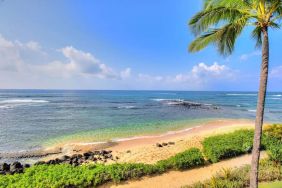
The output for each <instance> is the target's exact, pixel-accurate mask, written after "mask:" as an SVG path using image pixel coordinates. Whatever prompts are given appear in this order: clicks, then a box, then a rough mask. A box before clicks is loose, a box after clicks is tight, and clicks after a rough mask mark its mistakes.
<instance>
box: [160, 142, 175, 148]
mask: <svg viewBox="0 0 282 188" xmlns="http://www.w3.org/2000/svg"><path fill="white" fill-rule="evenodd" d="M174 144H175V142H163V143H161V144H160V143H156V146H157V147H159V148H161V147H164V146H169V145H174Z"/></svg>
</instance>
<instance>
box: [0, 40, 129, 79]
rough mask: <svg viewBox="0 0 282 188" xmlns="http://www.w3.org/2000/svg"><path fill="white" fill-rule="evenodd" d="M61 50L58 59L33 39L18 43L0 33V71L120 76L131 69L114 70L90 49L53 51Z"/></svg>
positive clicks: (109, 77)
mask: <svg viewBox="0 0 282 188" xmlns="http://www.w3.org/2000/svg"><path fill="white" fill-rule="evenodd" d="M58 52H59V53H61V54H62V55H63V58H62V59H60V60H50V59H52V57H48V55H47V53H46V52H45V51H43V50H42V47H41V46H40V44H38V43H37V42H35V41H29V42H27V43H22V42H20V41H9V40H7V39H5V38H4V37H3V36H2V35H0V57H1V59H0V71H1V72H2V73H3V72H7V71H8V72H17V73H18V74H24V75H33V76H34V75H37V76H39V77H57V78H59V77H61V78H71V77H94V78H100V79H124V78H127V77H129V76H130V73H131V69H130V68H127V69H125V70H123V71H121V72H120V73H119V72H116V71H115V70H113V69H112V68H111V67H109V66H107V65H106V64H104V63H101V62H100V61H99V60H98V59H97V58H95V57H94V56H93V55H92V54H91V53H87V52H84V51H81V50H78V49H76V48H74V47H72V46H66V47H64V48H62V49H60V50H58V51H57V52H56V53H58Z"/></svg>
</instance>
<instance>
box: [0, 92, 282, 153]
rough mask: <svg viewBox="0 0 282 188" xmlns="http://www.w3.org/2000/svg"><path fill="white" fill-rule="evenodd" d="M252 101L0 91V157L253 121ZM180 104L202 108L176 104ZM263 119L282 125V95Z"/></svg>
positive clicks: (239, 96)
mask: <svg viewBox="0 0 282 188" xmlns="http://www.w3.org/2000/svg"><path fill="white" fill-rule="evenodd" d="M256 98H257V95H256V93H254V92H184V91H59V90H0V130H1V131H0V143H1V144H0V152H17V151H25V150H33V149H38V148H41V147H42V146H45V145H50V144H55V143H59V142H62V141H66V140H77V141H81V140H83V141H86V142H99V141H109V140H117V139H121V138H125V137H133V136H142V135H152V134H157V133H164V132H167V131H171V130H180V129H184V128H187V127H192V126H197V125H198V124H201V123H202V122H206V121H209V120H212V119H218V118H231V119H238V118H240V119H254V118H255V109H256V100H257V99H256ZM183 101H187V102H189V103H195V104H201V107H187V106H184V105H176V103H178V102H180V103H181V102H183ZM265 119H266V121H268V122H282V93H268V96H267V105H266V115H265Z"/></svg>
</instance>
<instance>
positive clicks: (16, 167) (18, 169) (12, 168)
mask: <svg viewBox="0 0 282 188" xmlns="http://www.w3.org/2000/svg"><path fill="white" fill-rule="evenodd" d="M29 167H30V165H29V164H22V163H20V162H18V161H16V162H13V163H11V164H8V163H2V164H0V174H1V175H6V174H15V173H22V172H23V171H24V169H25V168H29Z"/></svg>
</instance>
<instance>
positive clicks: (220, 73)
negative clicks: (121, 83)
mask: <svg viewBox="0 0 282 188" xmlns="http://www.w3.org/2000/svg"><path fill="white" fill-rule="evenodd" d="M235 73H236V71H233V70H231V69H230V68H229V67H227V66H225V65H219V64H218V63H217V62H215V63H213V64H212V65H207V64H205V63H199V64H197V65H195V66H194V67H193V68H192V69H191V71H188V72H187V73H178V74H176V75H172V76H153V75H148V74H139V75H138V79H139V80H141V81H146V82H148V83H151V84H152V83H156V85H158V84H164V85H168V86H171V85H177V86H185V87H186V88H187V89H201V88H205V87H207V86H208V85H213V84H216V83H218V82H228V81H233V80H235V79H236V74H235Z"/></svg>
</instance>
